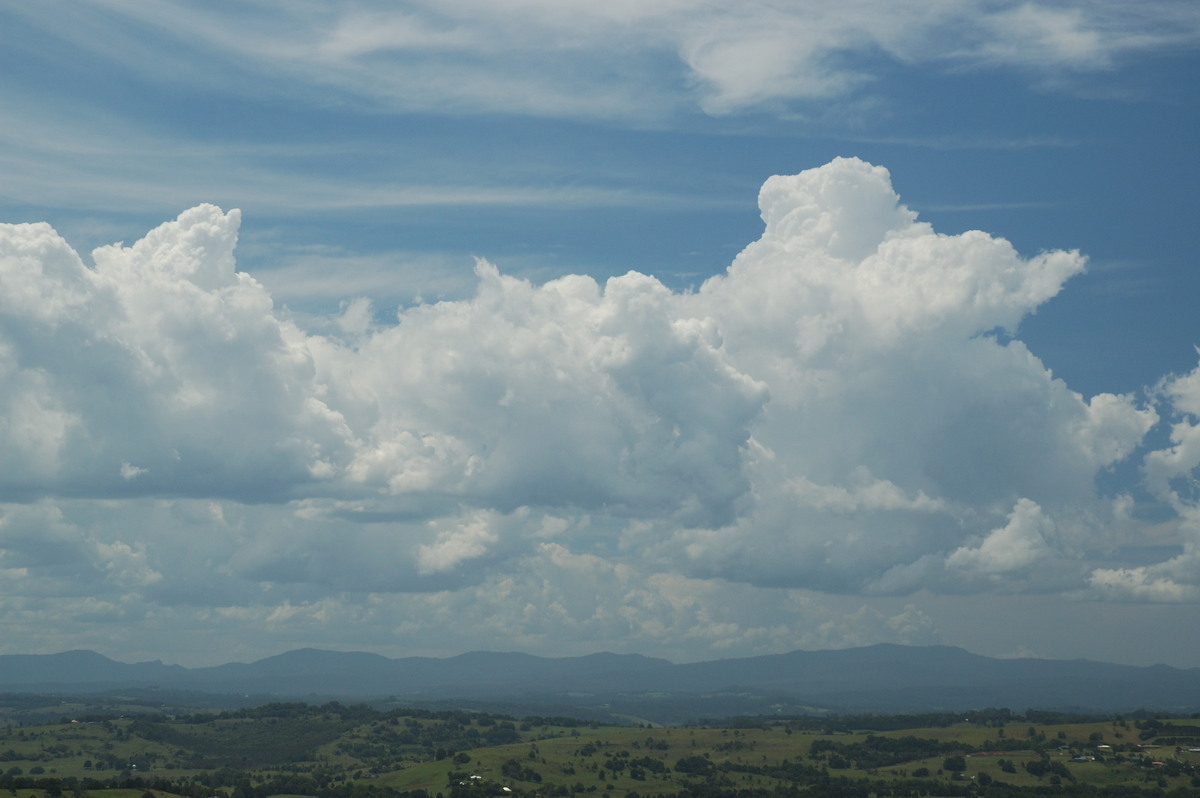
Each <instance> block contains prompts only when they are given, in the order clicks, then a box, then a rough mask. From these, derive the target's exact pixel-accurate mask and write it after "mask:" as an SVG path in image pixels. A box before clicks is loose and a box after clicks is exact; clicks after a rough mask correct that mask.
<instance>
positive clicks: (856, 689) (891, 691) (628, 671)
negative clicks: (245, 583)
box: [0, 643, 1200, 712]
mask: <svg viewBox="0 0 1200 798" xmlns="http://www.w3.org/2000/svg"><path fill="white" fill-rule="evenodd" d="M146 687H158V688H165V689H177V690H189V691H198V692H205V693H225V694H256V695H263V696H270V697H278V698H287V697H291V698H299V697H306V696H313V695H321V696H329V697H336V698H346V699H355V700H362V699H368V698H379V697H383V696H388V697H390V698H392V699H395V700H401V699H405V700H418V699H419V700H426V701H432V700H454V699H480V700H518V699H519V700H521V701H525V702H532V701H536V702H541V703H545V702H550V703H552V704H553V703H554V702H555V701H558V702H560V703H561V702H563V701H565V698H564V697H565V696H567V695H572V696H582V695H586V696H593V697H595V699H596V701H597V702H602V700H603V698H604V697H606V696H608V697H619V698H620V700H622V701H624V702H630V701H633V702H635V703H636V697H637V696H639V695H641V696H674V697H677V698H679V699H680V700H686V698H687V697H688V696H707V697H708V698H710V699H711V697H712V696H715V695H720V696H722V697H723V700H725V704H730V705H732V706H739V704H738V703H737V701H738V698H737V697H738V696H740V697H741V699H742V701H743V703H744V704H745V706H746V707H747V708H748V709H747V711H750V708H753V707H762V706H767V705H797V706H810V707H819V708H822V709H825V710H828V711H933V710H942V709H959V708H971V707H986V706H997V707H1000V706H1004V707H1012V708H1021V709H1029V708H1035V709H1036V708H1062V707H1081V708H1089V709H1095V710H1098V711H1132V710H1135V709H1140V708H1146V709H1159V710H1166V711H1177V712H1183V711H1197V710H1200V668H1187V669H1181V668H1174V667H1171V666H1167V665H1153V666H1134V665H1118V664H1114V663H1104V662H1096V661H1092V660H1086V659H1074V660H1048V659H1035V658H1023V659H998V658H993V657H985V656H982V655H979V654H973V653H971V652H969V651H966V650H965V649H961V648H956V647H953V646H903V645H896V644H888V643H883V644H877V645H873V646H865V647H861V648H851V649H837V650H822V651H801V650H797V651H791V652H786V653H782V654H766V655H760V656H754V657H739V658H730V659H718V660H708V661H704V662H693V663H684V664H675V663H672V662H670V661H668V660H665V659H658V658H654V657H647V656H644V655H641V654H614V653H611V652H598V653H594V654H588V655H584V656H575V657H558V658H551V657H539V656H535V655H531V654H524V653H520V652H494V651H470V652H465V653H463V654H458V655H456V656H452V657H445V658H437V657H417V656H411V657H399V658H389V657H386V656H383V655H381V654H375V653H371V652H363V651H331V650H326V649H317V648H301V649H294V650H291V651H285V652H282V653H280V654H275V655H272V656H269V657H265V658H263V659H260V660H256V661H254V662H250V663H241V662H230V663H225V664H223V665H214V666H207V667H200V668H186V667H183V666H180V665H166V664H164V663H162V662H161V661H151V662H140V663H121V662H118V661H116V660H112V659H110V658H108V657H105V656H104V655H102V654H98V653H96V652H94V651H86V650H75V651H67V652H61V653H58V654H4V655H0V691H6V692H63V691H74V692H100V691H104V690H113V689H132V688H146ZM646 700H650V699H648V698H647V699H646ZM572 701H573V702H575V703H577V699H572ZM771 701H775V704H771ZM723 705H724V704H723Z"/></svg>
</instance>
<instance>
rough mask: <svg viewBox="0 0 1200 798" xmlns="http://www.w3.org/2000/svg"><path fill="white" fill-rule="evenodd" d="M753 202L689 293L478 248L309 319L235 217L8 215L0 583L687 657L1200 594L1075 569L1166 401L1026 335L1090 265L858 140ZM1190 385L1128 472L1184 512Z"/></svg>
mask: <svg viewBox="0 0 1200 798" xmlns="http://www.w3.org/2000/svg"><path fill="white" fill-rule="evenodd" d="M759 204H760V209H761V212H762V217H763V221H764V232H763V235H762V236H761V238H760V239H759V240H757V241H755V242H753V243H752V244H750V245H749V246H747V247H746V248H745V250H743V251H742V252H741V253H740V254H739V255H738V257H737V258H736V259H735V260H734V262H733V263H732V265H731V266H730V268H729V269H728V271H727V272H726V273H724V274H721V275H718V276H716V277H714V278H712V279H710V280H708V281H707V282H706V283H704V285H702V286H701V287H700V288H699V289H698V290H695V291H692V292H684V293H677V292H673V291H671V290H670V289H668V288H667V287H665V286H664V285H663V284H662V283H660V282H659V281H658V280H656V279H655V278H653V277H650V276H647V275H643V274H638V273H632V272H631V273H629V274H625V275H622V276H618V277H614V278H611V279H609V280H607V281H605V282H604V283H600V282H597V281H596V280H594V279H592V278H591V277H586V276H579V275H573V276H567V277H563V278H559V279H556V280H552V281H549V282H547V283H544V284H541V285H535V284H533V283H531V282H529V281H527V280H521V279H516V278H514V277H511V276H507V275H504V274H502V273H501V272H500V271H499V270H498V269H497V268H496V267H495V266H494V265H492V264H490V263H489V262H487V261H484V260H480V261H479V262H478V263H477V264H476V276H477V280H478V283H477V287H476V288H475V291H474V293H473V295H472V296H470V297H469V298H466V299H458V300H449V301H442V302H436V303H428V304H418V305H415V306H412V307H407V308H403V309H401V310H399V311H397V313H396V317H395V321H394V322H384V321H381V320H380V316H379V314H378V313H376V312H372V310H371V308H370V307H369V305H368V304H367V303H366V301H365V300H362V301H357V302H353V303H350V304H348V305H347V306H346V307H345V308H344V309H343V311H342V312H341V313H340V314H339V315H338V316H337V317H336V318H335V319H331V320H330V321H329V322H328V323H325V324H322V325H319V329H320V330H321V332H320V333H319V334H318V333H314V332H311V331H305V330H302V329H300V328H299V327H298V326H296V325H295V324H293V323H291V322H289V321H288V320H287V319H286V318H284V317H283V315H282V314H281V313H280V312H278V311H277V310H276V309H275V307H274V305H273V302H272V298H271V296H270V295H269V293H268V292H267V291H266V290H265V289H264V288H263V287H262V286H261V285H260V284H259V283H258V282H256V281H255V280H254V279H253V278H252V277H250V276H249V275H246V274H244V273H239V272H238V271H237V269H236V263H235V260H234V246H235V243H236V237H237V229H238V213H237V212H236V211H230V212H223V211H221V210H219V209H217V208H215V207H213V206H200V207H198V208H194V209H192V210H189V211H187V212H185V213H183V214H182V215H181V216H180V217H179V218H178V219H177V220H175V221H173V222H168V223H167V224H164V225H163V226H161V227H159V228H157V229H155V230H154V231H152V232H151V233H150V234H148V235H147V236H146V237H145V238H144V239H142V240H141V241H138V242H136V243H134V244H133V245H132V246H124V245H113V246H111V247H103V248H100V249H98V250H96V251H95V252H94V253H93V255H92V257H93V261H94V265H92V266H88V265H85V263H84V262H83V260H82V259H81V258H80V257H79V256H78V255H76V254H75V253H74V252H73V251H72V250H71V248H70V247H69V246H68V245H67V243H66V242H65V241H63V240H62V238H60V237H59V236H58V235H57V234H56V233H55V232H54V231H53V230H51V229H50V228H49V227H48V226H46V225H9V226H3V227H0V285H3V286H4V290H3V291H2V292H0V321H2V324H0V407H3V413H0V448H3V450H4V451H5V452H6V453H8V454H9V456H8V457H6V458H4V459H2V460H0V498H3V499H4V500H6V501H7V502H8V503H7V504H5V505H3V507H2V508H0V513H2V514H3V515H2V516H0V553H2V556H0V568H3V569H4V570H3V574H0V577H2V578H3V579H4V580H5V581H6V584H8V585H12V586H14V587H15V588H16V590H17V592H15V593H13V594H12V595H18V596H19V595H23V593H22V592H21V591H26V592H29V591H35V592H36V590H42V591H51V592H53V591H56V590H65V588H64V587H63V586H64V585H66V584H67V583H68V581H69V580H68V579H67V577H68V576H71V577H72V578H74V579H79V578H80V577H81V575H83V576H86V579H84V583H86V584H89V585H91V586H92V589H93V590H94V593H93V597H94V598H95V600H96V601H108V602H109V603H110V604H111V607H110V609H111V613H112V616H111V617H126V616H127V614H128V613H131V612H137V611H140V612H142V613H144V614H145V615H146V616H148V617H149V616H154V617H157V618H162V617H166V616H165V615H164V614H167V615H169V614H171V613H180V612H185V611H189V612H195V613H199V614H203V613H209V616H208V617H211V618H217V617H220V618H225V619H233V620H236V621H237V622H239V623H246V624H262V625H264V628H266V627H267V626H270V627H271V628H275V629H281V630H282V629H290V628H297V625H304V624H310V625H312V624H318V625H320V624H327V626H326V627H322V628H331V627H332V625H335V624H334V621H332V620H330V619H334V618H340V619H342V620H345V619H346V618H349V617H355V618H357V619H358V621H359V622H361V623H363V624H365V625H374V626H372V628H382V627H380V626H379V625H383V626H387V625H388V624H392V625H393V627H394V628H395V629H401V628H403V629H408V630H409V631H411V632H412V633H413V634H418V633H420V634H426V633H430V631H429V630H431V629H433V628H434V627H436V626H438V625H439V624H442V623H443V621H444V620H445V619H446V617H448V616H450V615H453V616H454V617H456V618H458V619H460V620H462V619H464V618H465V619H466V621H464V624H465V625H464V626H463V627H462V628H464V629H477V628H481V627H483V626H486V625H487V624H488V623H495V619H497V618H502V619H504V623H505V628H510V629H513V630H517V631H515V632H514V637H513V640H514V641H516V642H520V641H521V640H527V641H534V642H536V641H541V643H542V644H546V642H547V641H551V640H555V639H560V640H579V641H593V642H595V641H611V640H617V639H619V638H621V637H622V636H623V635H624V636H626V637H628V636H629V635H632V636H633V638H634V639H641V640H652V639H655V640H659V641H665V642H663V645H664V646H669V647H673V649H672V650H678V651H684V650H692V651H699V650H703V651H753V650H780V649H782V648H787V647H795V646H796V645H800V644H802V643H805V642H807V643H811V644H814V645H815V644H821V645H845V644H851V643H852V642H853V640H855V639H859V638H858V637H856V635H858V634H859V633H861V639H862V640H864V641H866V640H870V639H893V640H897V641H904V642H921V641H932V640H935V639H936V638H937V635H936V630H935V629H933V628H932V623H931V621H930V620H929V619H928V618H927V617H925V616H923V615H922V614H921V612H920V610H919V609H917V608H915V607H913V608H909V609H906V610H903V611H899V612H894V611H893V612H891V614H885V613H881V612H880V611H878V610H875V609H872V608H868V607H866V606H865V605H863V606H861V607H858V608H854V609H845V608H843V609H840V610H838V611H837V612H834V611H832V610H829V609H828V608H821V607H819V602H818V605H812V604H806V603H805V602H807V601H809V600H810V599H811V597H812V596H814V595H817V593H820V592H825V593H827V594H831V595H837V594H869V595H874V596H879V595H908V594H911V593H913V592H914V591H917V590H920V589H922V588H925V589H930V590H940V591H948V592H969V591H1027V590H1047V589H1060V590H1076V591H1079V590H1084V589H1087V590H1091V591H1092V594H1093V595H1104V596H1113V597H1118V598H1119V597H1128V596H1130V595H1134V594H1148V595H1152V596H1154V597H1157V599H1156V600H1161V599H1162V598H1164V597H1174V598H1175V599H1181V598H1187V597H1188V596H1191V595H1193V593H1194V589H1195V583H1194V580H1192V581H1189V579H1190V577H1189V576H1188V568H1189V567H1190V566H1189V565H1188V564H1189V563H1190V562H1191V561H1190V560H1187V559H1186V558H1187V557H1190V556H1192V555H1191V554H1190V553H1189V552H1191V551H1192V549H1191V548H1188V549H1187V550H1186V551H1185V554H1184V555H1183V557H1181V558H1180V559H1179V560H1178V561H1172V562H1168V563H1161V564H1157V565H1151V566H1138V567H1136V568H1124V569H1122V568H1120V567H1117V568H1110V569H1107V570H1097V569H1091V570H1089V567H1088V565H1087V562H1086V560H1087V557H1088V554H1087V552H1088V551H1089V550H1090V549H1092V548H1094V547H1095V546H1096V545H1097V541H1098V540H1104V541H1108V540H1109V539H1110V538H1111V537H1112V536H1113V535H1115V534H1117V533H1116V532H1113V531H1112V530H1113V529H1116V528H1117V527H1120V528H1121V529H1122V530H1124V531H1123V532H1122V533H1121V534H1128V535H1136V524H1135V523H1134V522H1133V521H1132V520H1131V516H1130V513H1129V512H1128V507H1127V505H1128V501H1129V500H1128V497H1123V498H1119V500H1117V501H1114V500H1113V499H1112V497H1106V496H1104V495H1102V494H1101V493H1100V492H1099V491H1098V489H1097V486H1096V477H1097V475H1098V474H1099V473H1101V472H1102V471H1104V470H1105V469H1107V468H1109V467H1111V466H1112V465H1114V464H1115V463H1118V462H1120V461H1122V460H1124V459H1126V458H1129V457H1130V455H1131V454H1132V453H1133V452H1135V451H1136V450H1137V448H1138V447H1139V446H1140V445H1141V444H1142V442H1143V439H1144V437H1145V435H1146V433H1147V432H1148V430H1149V429H1150V428H1151V427H1152V426H1153V425H1154V424H1155V423H1156V422H1157V420H1158V416H1157V413H1156V411H1155V410H1154V409H1153V407H1149V406H1143V405H1142V404H1139V402H1138V401H1137V400H1136V399H1135V398H1133V397H1130V396H1118V395H1111V394H1101V395H1098V396H1094V397H1090V398H1085V397H1083V396H1081V395H1079V394H1078V393H1076V392H1074V391H1072V390H1071V389H1070V388H1069V387H1068V386H1067V385H1065V384H1064V383H1063V382H1062V381H1061V380H1058V379H1056V378H1055V377H1054V376H1053V375H1052V374H1051V373H1050V371H1049V370H1048V369H1047V368H1046V367H1045V366H1044V365H1043V364H1042V363H1041V362H1040V361H1039V360H1038V358H1037V357H1036V356H1035V355H1034V354H1033V353H1032V352H1030V351H1029V350H1028V349H1027V348H1026V347H1025V346H1024V345H1023V344H1022V343H1021V342H1020V341H1019V340H1018V339H1017V338H1016V337H1014V336H1016V335H1018V334H1019V330H1020V323H1021V320H1022V319H1023V318H1025V317H1026V316H1027V315H1028V314H1030V313H1033V312H1034V311H1035V310H1036V309H1037V308H1038V306H1039V305H1040V304H1042V303H1044V302H1045V301H1047V300H1048V299H1050V298H1051V297H1053V296H1054V295H1055V294H1057V293H1058V291H1059V290H1060V289H1061V288H1062V286H1063V284H1064V283H1065V282H1066V281H1067V280H1068V279H1070V277H1071V276H1073V275H1075V274H1078V273H1079V272H1080V271H1082V270H1083V269H1084V268H1085V260H1084V258H1083V257H1082V256H1081V255H1079V254H1078V253H1075V252H1047V253H1042V254H1039V255H1036V256H1034V257H1028V258H1027V257H1023V256H1021V255H1020V254H1019V253H1017V252H1016V251H1015V250H1014V248H1013V247H1012V246H1011V245H1010V244H1009V243H1008V242H1006V241H1004V240H1003V239H999V238H995V237H993V236H989V235H987V234H985V233H982V232H979V231H971V232H967V233H963V234H960V235H953V236H951V235H944V234H940V233H938V232H937V231H935V230H934V229H933V228H932V227H931V226H930V225H928V224H926V223H924V222H921V221H920V220H919V218H918V216H917V214H916V213H915V212H914V211H912V210H911V209H909V208H907V207H906V206H905V205H904V204H903V203H902V202H901V201H900V198H899V196H898V195H897V194H896V192H895V191H894V189H893V188H892V185H891V179H890V175H889V174H888V172H887V171H886V170H885V169H883V168H881V167H878V166H873V165H871V164H867V163H864V162H862V161H860V160H857V159H853V158H841V159H837V160H835V161H833V162H831V163H829V164H827V165H825V166H822V167H819V168H816V169H811V170H808V171H805V172H802V173H800V174H798V175H792V176H781V177H774V178H771V179H770V180H768V181H767V182H766V184H765V185H764V186H763V189H762V192H761V194H760V198H759ZM1196 385H1200V378H1197V377H1196V376H1195V375H1194V374H1193V375H1188V376H1186V377H1183V378H1178V379H1174V380H1171V381H1169V382H1167V383H1165V384H1164V386H1162V387H1161V394H1162V396H1163V397H1165V398H1166V399H1165V400H1167V401H1169V402H1170V403H1172V404H1173V406H1174V408H1175V411H1176V412H1177V413H1180V414H1182V415H1181V416H1180V418H1179V419H1178V421H1177V423H1176V426H1175V427H1174V432H1173V438H1172V447H1171V448H1170V449H1167V450H1163V451H1159V452H1152V453H1150V454H1149V455H1147V457H1146V461H1145V463H1146V465H1145V469H1146V474H1147V481H1148V484H1150V485H1151V486H1152V488H1153V489H1155V490H1157V491H1158V492H1159V493H1160V495H1162V496H1163V497H1166V498H1170V499H1171V500H1172V501H1173V502H1174V503H1175V506H1176V507H1177V509H1178V510H1179V511H1180V512H1181V513H1182V512H1185V511H1187V510H1188V509H1189V508H1190V507H1191V506H1192V502H1193V501H1194V497H1192V496H1190V495H1183V494H1181V493H1180V492H1179V491H1180V487H1179V486H1180V485H1181V484H1182V483H1183V482H1184V481H1186V478H1187V477H1188V476H1189V475H1190V474H1191V473H1192V472H1193V471H1194V469H1195V468H1196V464H1197V462H1200V459H1197V457H1195V456H1193V454H1192V453H1191V449H1190V448H1189V447H1190V444H1189V441H1190V440H1191V439H1192V437H1194V436H1195V429H1196V426H1197V422H1196V421H1195V414H1196V411H1197V408H1200V399H1198V398H1197V396H1198V395H1200V394H1198V393H1197V390H1196ZM1189 414H1190V415H1189ZM101 499H103V500H104V501H101ZM112 500H119V501H112ZM1193 570H1194V569H1193ZM35 585H37V586H40V587H36V588H35V587H33V586H35ZM18 586H23V587H18ZM1176 588H1177V589H1176ZM1172 590H1174V592H1173V593H1172ZM762 591H767V594H769V595H771V596H774V597H784V599H785V600H784V601H783V603H782V604H781V605H780V608H779V609H778V610H776V611H772V612H771V613H761V612H760V611H759V610H760V608H759V607H758V605H760V604H761V596H762V595H764V593H762ZM814 591H815V592H814ZM1189 591H1192V592H1189ZM131 592H134V593H136V594H137V595H139V596H140V597H141V601H143V602H145V603H144V604H142V605H140V609H138V608H137V607H133V606H131V605H130V604H128V603H127V602H128V599H126V598H123V597H125V596H128V595H129V594H130V593H131ZM388 596H391V597H392V598H386V597H388ZM401 606H403V607H404V610H403V612H402V611H401V610H400V609H398V608H399V607H401ZM814 606H817V607H818V608H817V609H814V608H813V607H814ZM186 608H192V609H191V610H188V609H186ZM108 611H109V610H104V609H100V608H98V607H91V608H83V607H82V606H80V607H77V608H76V609H75V610H73V612H78V613H85V612H96V613H99V614H101V615H103V614H104V613H105V612H108ZM489 614H490V617H491V620H488V619H487V618H485V617H484V616H485V615H489ZM400 616H404V618H403V620H401V618H400ZM831 616H836V618H837V621H836V624H837V626H838V628H839V629H841V630H843V631H842V633H841V636H840V637H838V636H837V635H835V634H834V631H833V628H832V627H829V626H827V625H825V624H827V623H828V622H829V619H830V617H831ZM106 617H108V616H106ZM196 617H199V616H198V615H197V616H196ZM309 628H313V627H311V626H310V627H309ZM442 628H444V626H443V627H442ZM822 630H824V631H822ZM853 630H858V632H854V631H853ZM280 633H281V634H284V633H283V632H280ZM835 638H837V639H835ZM514 644H515V643H514ZM589 647H591V646H589Z"/></svg>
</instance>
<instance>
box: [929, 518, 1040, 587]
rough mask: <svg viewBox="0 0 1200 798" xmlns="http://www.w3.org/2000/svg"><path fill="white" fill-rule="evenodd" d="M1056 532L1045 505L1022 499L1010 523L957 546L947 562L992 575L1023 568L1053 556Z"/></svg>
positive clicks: (950, 565) (965, 569)
mask: <svg viewBox="0 0 1200 798" xmlns="http://www.w3.org/2000/svg"><path fill="white" fill-rule="evenodd" d="M1054 532H1055V529H1054V522H1053V521H1051V520H1050V519H1049V518H1047V517H1046V516H1045V514H1043V513H1042V508H1041V507H1038V505H1037V504H1036V503H1034V502H1031V501H1030V500H1029V499H1021V500H1020V501H1019V502H1017V506H1016V507H1014V508H1013V511H1012V515H1010V516H1009V519H1008V524H1006V525H1005V526H1003V527H1000V528H998V529H994V530H992V531H991V532H990V533H988V535H987V537H986V538H984V539H983V541H982V542H980V544H979V545H978V546H974V547H972V546H961V547H960V548H958V549H956V550H955V551H954V552H952V553H951V554H950V556H949V557H947V558H946V565H947V566H949V567H950V568H952V569H961V570H963V571H967V572H977V573H980V574H985V575H989V576H996V575H1000V574H1005V573H1009V572H1011V571H1018V570H1022V569H1025V568H1028V567H1029V566H1031V565H1034V564H1035V563H1037V562H1038V561H1039V560H1043V559H1045V558H1047V557H1051V556H1053V554H1054V551H1053V548H1052V547H1051V545H1050V543H1049V539H1051V538H1053V537H1054Z"/></svg>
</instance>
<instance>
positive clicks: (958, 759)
mask: <svg viewBox="0 0 1200 798" xmlns="http://www.w3.org/2000/svg"><path fill="white" fill-rule="evenodd" d="M942 769H943V770H950V771H953V772H955V773H961V772H962V771H964V770H966V769H967V758H966V757H965V756H948V757H946V759H945V760H944V761H943V762H942Z"/></svg>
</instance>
